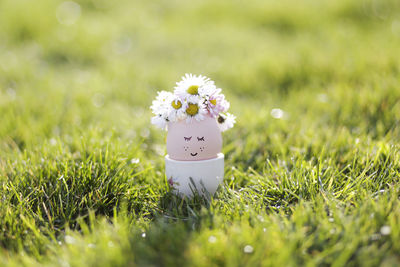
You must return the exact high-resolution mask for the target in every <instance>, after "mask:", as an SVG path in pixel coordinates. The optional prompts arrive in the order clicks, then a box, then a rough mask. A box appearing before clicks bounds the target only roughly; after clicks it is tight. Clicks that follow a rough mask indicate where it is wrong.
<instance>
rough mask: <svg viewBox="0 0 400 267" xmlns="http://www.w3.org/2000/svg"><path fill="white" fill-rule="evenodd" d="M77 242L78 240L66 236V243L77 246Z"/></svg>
mask: <svg viewBox="0 0 400 267" xmlns="http://www.w3.org/2000/svg"><path fill="white" fill-rule="evenodd" d="M75 242H76V240H75V238H73V237H72V236H70V235H66V236H65V243H67V244H71V245H72V244H75Z"/></svg>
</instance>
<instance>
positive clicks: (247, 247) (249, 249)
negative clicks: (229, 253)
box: [243, 245, 254, 254]
mask: <svg viewBox="0 0 400 267" xmlns="http://www.w3.org/2000/svg"><path fill="white" fill-rule="evenodd" d="M253 251H254V248H253V247H252V246H250V245H247V246H245V247H244V249H243V252H244V253H247V254H250V253H253Z"/></svg>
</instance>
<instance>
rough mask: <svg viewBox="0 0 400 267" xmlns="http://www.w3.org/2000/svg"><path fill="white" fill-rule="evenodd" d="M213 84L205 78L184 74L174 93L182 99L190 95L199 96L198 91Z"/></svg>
mask: <svg viewBox="0 0 400 267" xmlns="http://www.w3.org/2000/svg"><path fill="white" fill-rule="evenodd" d="M213 84H214V82H213V81H211V80H210V79H209V78H207V77H205V76H202V75H199V76H196V75H193V74H187V73H186V74H185V76H183V77H182V80H181V81H180V82H177V83H176V87H175V90H174V93H175V94H176V95H178V96H179V97H181V98H182V99H183V98H186V97H188V96H190V95H199V89H200V90H202V89H201V88H203V87H205V86H211V85H213Z"/></svg>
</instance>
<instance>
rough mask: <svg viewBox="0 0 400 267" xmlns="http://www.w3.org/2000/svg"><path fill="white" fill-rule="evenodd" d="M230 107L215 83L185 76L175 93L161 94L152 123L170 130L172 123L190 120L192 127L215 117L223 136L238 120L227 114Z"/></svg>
mask: <svg viewBox="0 0 400 267" xmlns="http://www.w3.org/2000/svg"><path fill="white" fill-rule="evenodd" d="M229 106H230V104H229V102H228V101H226V99H225V96H224V95H223V94H222V93H221V89H220V88H217V87H216V86H215V84H214V81H212V80H210V79H209V78H207V77H205V76H202V75H199V76H196V75H193V74H185V76H183V77H182V80H181V81H179V82H177V83H176V86H175V88H174V92H173V93H171V92H167V91H160V92H158V95H157V97H156V99H155V100H154V101H153V103H152V105H151V107H150V108H151V110H152V112H153V114H154V115H155V116H154V117H152V119H151V123H152V124H154V125H155V126H157V127H159V128H161V129H163V130H166V129H167V125H168V123H169V122H177V121H182V120H186V123H191V122H192V121H194V120H195V121H201V120H204V119H205V118H206V116H211V117H213V118H215V119H216V120H217V122H218V126H219V128H220V130H221V131H222V132H223V131H226V130H228V129H230V128H232V127H233V125H234V124H235V119H236V117H235V116H233V115H232V114H230V113H227V111H228V109H229Z"/></svg>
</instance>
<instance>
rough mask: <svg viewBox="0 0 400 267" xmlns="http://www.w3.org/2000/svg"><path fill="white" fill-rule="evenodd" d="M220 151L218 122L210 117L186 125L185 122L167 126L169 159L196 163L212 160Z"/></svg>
mask: <svg viewBox="0 0 400 267" xmlns="http://www.w3.org/2000/svg"><path fill="white" fill-rule="evenodd" d="M221 149H222V136H221V131H220V129H219V127H218V122H217V121H216V119H215V118H212V117H211V116H206V118H205V119H204V120H201V121H196V120H193V121H192V122H189V123H187V122H186V121H185V120H183V121H177V122H171V123H169V124H168V135H167V153H168V155H169V157H170V158H171V159H174V160H185V161H190V160H191V161H198V160H206V159H213V158H216V157H217V156H218V153H220V152H221Z"/></svg>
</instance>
